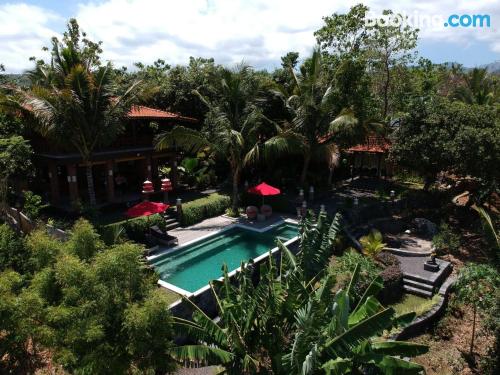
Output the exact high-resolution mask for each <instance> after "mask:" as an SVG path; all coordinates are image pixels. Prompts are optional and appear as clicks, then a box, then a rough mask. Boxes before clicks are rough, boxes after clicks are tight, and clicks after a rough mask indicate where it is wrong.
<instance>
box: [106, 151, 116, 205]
mask: <svg viewBox="0 0 500 375" xmlns="http://www.w3.org/2000/svg"><path fill="white" fill-rule="evenodd" d="M113 165H114V163H113V160H108V161H106V195H107V198H108V202H114V200H115V179H114V175H113Z"/></svg>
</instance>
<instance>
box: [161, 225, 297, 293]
mask: <svg viewBox="0 0 500 375" xmlns="http://www.w3.org/2000/svg"><path fill="white" fill-rule="evenodd" d="M297 232H298V229H297V226H296V225H293V224H289V223H284V224H281V225H279V226H277V227H275V228H273V229H270V230H268V231H266V232H264V233H258V232H255V231H251V230H247V229H243V228H239V227H235V228H232V229H229V230H226V231H224V232H221V233H219V234H216V235H214V236H212V237H209V238H206V239H204V240H200V241H198V242H196V243H193V244H191V245H188V246H186V247H184V248H181V249H179V250H176V251H173V252H172V253H169V254H165V255H163V256H161V257H159V258H157V259H155V260H154V261H153V262H152V264H153V266H154V267H155V269H156V271H157V272H158V273H159V274H160V279H161V280H163V281H166V282H168V283H170V284H173V285H175V286H177V287H179V288H181V289H184V290H186V291H188V292H195V291H196V290H198V289H200V288H202V287H203V286H205V285H207V284H208V282H209V281H210V280H214V279H217V278H219V277H221V276H222V271H221V268H222V265H223V264H224V263H225V264H226V265H227V268H228V270H229V271H232V270H235V269H236V268H238V267H239V266H240V265H241V262H242V261H244V262H246V261H248V260H250V259H253V258H256V257H258V256H259V255H262V254H264V253H266V252H268V251H269V250H270V249H272V248H274V247H276V238H280V239H281V240H282V241H283V242H284V241H286V240H289V239H291V238H293V237H295V236H297Z"/></svg>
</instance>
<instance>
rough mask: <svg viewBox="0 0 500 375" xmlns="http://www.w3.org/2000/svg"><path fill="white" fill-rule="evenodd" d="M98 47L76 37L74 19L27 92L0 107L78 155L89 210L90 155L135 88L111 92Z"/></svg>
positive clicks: (113, 130)
mask: <svg viewBox="0 0 500 375" xmlns="http://www.w3.org/2000/svg"><path fill="white" fill-rule="evenodd" d="M100 52H102V50H101V47H100V43H94V42H92V41H90V40H88V39H87V38H86V34H85V33H82V32H80V29H79V26H78V23H77V22H76V20H74V19H72V20H70V22H69V24H68V30H67V31H66V32H65V33H64V35H63V38H62V40H61V41H59V40H58V39H57V38H53V39H52V48H51V62H50V63H45V62H44V61H43V60H40V61H38V62H37V64H36V67H35V69H34V70H33V71H31V72H29V76H30V78H31V81H32V83H33V85H32V87H31V88H30V89H29V90H20V89H14V96H11V97H10V99H9V100H8V101H7V102H6V103H4V104H5V105H6V106H10V107H13V109H14V110H20V111H22V112H23V113H24V114H25V115H26V116H27V118H28V119H30V120H31V121H32V122H33V124H34V126H35V128H36V129H37V131H38V132H39V133H41V134H42V135H44V136H46V137H48V138H49V139H50V140H51V141H52V142H54V143H55V144H59V145H60V146H62V147H63V148H66V149H67V148H68V146H69V147H70V149H73V150H76V151H78V153H79V154H80V156H81V158H82V161H83V163H84V165H85V166H86V178H87V187H88V196H89V202H90V204H91V205H95V203H96V198H95V189H94V178H93V174H92V156H93V153H94V151H95V150H96V149H98V148H99V147H101V146H103V145H106V144H109V143H111V142H112V141H113V140H114V139H115V137H116V135H117V134H118V133H119V132H120V131H121V127H122V120H123V118H124V116H125V115H126V114H127V112H128V110H129V109H130V106H131V103H132V101H133V100H134V95H133V94H134V92H136V91H137V83H135V84H133V85H131V86H130V87H129V88H128V89H127V90H126V91H125V92H124V93H123V95H121V96H118V95H116V93H115V91H114V82H113V75H112V66H111V64H110V63H108V64H106V65H101V63H100V56H99V54H100Z"/></svg>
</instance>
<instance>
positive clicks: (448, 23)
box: [365, 12, 491, 30]
mask: <svg viewBox="0 0 500 375" xmlns="http://www.w3.org/2000/svg"><path fill="white" fill-rule="evenodd" d="M365 24H366V25H367V26H378V27H390V26H396V27H397V26H403V27H405V26H411V27H414V28H419V29H424V28H432V29H434V30H439V29H442V28H443V26H444V27H490V26H491V17H490V15H489V14H462V15H458V14H452V15H450V16H449V17H448V18H445V17H443V16H442V15H437V14H434V15H430V14H421V13H418V12H414V13H412V14H399V13H398V14H396V13H389V14H382V15H373V16H372V15H370V16H368V17H366V18H365Z"/></svg>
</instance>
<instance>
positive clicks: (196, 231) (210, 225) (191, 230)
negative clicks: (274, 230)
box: [169, 214, 293, 246]
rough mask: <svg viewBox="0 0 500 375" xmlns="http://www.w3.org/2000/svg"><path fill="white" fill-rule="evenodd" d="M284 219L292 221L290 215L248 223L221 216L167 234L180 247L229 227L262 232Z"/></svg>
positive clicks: (239, 219)
mask: <svg viewBox="0 0 500 375" xmlns="http://www.w3.org/2000/svg"><path fill="white" fill-rule="evenodd" d="M285 219H293V217H292V216H290V215H282V214H273V216H271V217H270V218H269V219H267V220H265V221H249V220H247V219H246V218H243V217H240V218H238V219H235V218H231V217H228V216H225V215H222V216H217V217H213V218H210V219H206V220H203V221H202V222H201V223H198V224H195V225H191V226H190V227H186V228H177V229H174V230H171V231H169V234H170V235H172V236H175V237H177V238H178V239H179V246H182V245H184V244H186V243H189V242H191V241H194V240H197V239H198V238H202V237H205V236H207V235H210V234H212V233H215V232H218V231H220V230H222V229H224V228H226V227H227V226H229V225H233V224H240V225H244V226H248V227H251V228H254V229H256V230H262V229H266V228H267V227H269V226H271V225H273V224H276V223H278V222H280V221H283V220H285Z"/></svg>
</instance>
